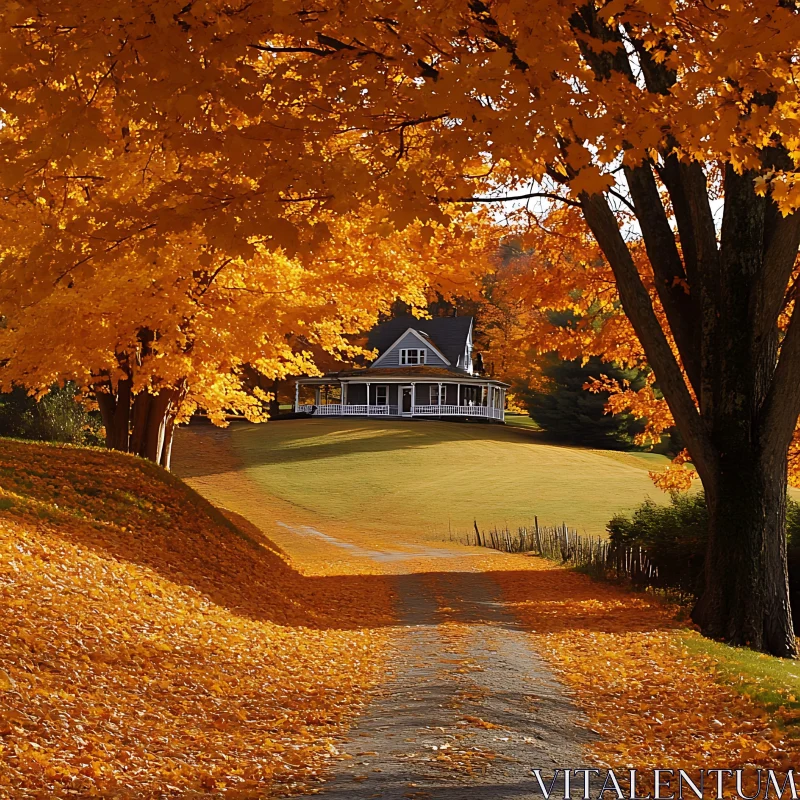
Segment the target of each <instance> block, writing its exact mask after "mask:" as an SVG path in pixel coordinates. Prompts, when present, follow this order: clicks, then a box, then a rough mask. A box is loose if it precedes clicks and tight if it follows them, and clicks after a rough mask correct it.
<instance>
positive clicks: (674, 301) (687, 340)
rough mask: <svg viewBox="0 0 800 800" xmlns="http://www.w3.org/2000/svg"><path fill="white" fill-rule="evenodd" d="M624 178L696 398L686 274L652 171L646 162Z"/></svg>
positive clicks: (695, 348) (694, 336)
mask: <svg viewBox="0 0 800 800" xmlns="http://www.w3.org/2000/svg"><path fill="white" fill-rule="evenodd" d="M625 179H626V180H627V182H628V188H629V189H630V192H631V197H632V198H633V203H634V206H635V209H636V217H637V219H638V220H639V225H640V227H641V229H642V236H643V238H644V244H645V249H646V250H647V257H648V259H649V261H650V264H651V266H652V267H653V274H654V276H655V279H656V281H655V284H656V291H657V292H658V297H659V299H660V300H661V305H662V306H663V307H664V313H665V314H666V316H667V321H668V322H669V326H670V329H671V330H672V335H673V336H674V337H675V344H676V345H677V346H678V351H679V352H680V355H681V361H682V362H683V366H684V368H685V369H686V374H687V376H688V378H689V381H690V383H691V384H692V387H693V388H694V390H695V393H696V394H698V395H699V392H700V348H699V335H698V324H699V320H698V319H697V318H696V315H695V313H694V308H693V307H692V301H691V298H690V295H689V294H688V293H687V291H686V271H685V270H684V267H683V262H682V261H681V257H680V253H679V252H678V246H677V244H676V243H675V235H674V234H673V232H672V228H671V227H670V224H669V220H668V219H667V214H666V212H665V210H664V206H663V204H662V202H661V197H660V195H659V192H658V186H657V184H656V181H655V177H654V176H653V171H652V168H651V166H650V165H649V164H647V163H643V164H642V165H640V166H638V167H625Z"/></svg>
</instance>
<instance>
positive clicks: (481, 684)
mask: <svg viewBox="0 0 800 800" xmlns="http://www.w3.org/2000/svg"><path fill="white" fill-rule="evenodd" d="M192 439H193V442H192V444H193V447H192V450H191V455H192V456H193V460H192V461H189V459H188V458H187V456H189V455H190V453H189V452H186V453H185V454H184V457H183V460H182V462H181V461H179V463H183V464H184V470H185V471H186V474H185V475H184V477H185V478H187V479H188V480H189V482H190V483H191V484H192V485H193V486H195V488H197V489H198V490H199V491H201V492H202V493H203V494H205V495H206V496H207V497H209V499H211V500H212V501H213V502H215V503H217V504H218V505H221V506H223V507H225V508H227V509H229V510H231V511H235V512H237V513H239V514H242V515H243V516H244V517H245V518H247V519H248V520H249V521H250V522H251V523H252V524H254V525H256V526H257V527H258V528H259V529H261V530H262V531H263V532H264V533H266V534H267V535H268V536H269V537H270V538H272V539H273V540H275V541H276V542H278V543H279V544H280V546H281V547H283V548H284V549H285V550H286V552H287V553H289V554H290V555H291V557H292V559H293V561H294V563H295V564H297V566H299V567H301V568H303V569H310V570H312V571H313V572H315V573H316V572H318V571H319V570H321V569H322V571H323V572H328V570H329V569H330V568H331V567H332V568H333V571H334V572H336V573H341V574H344V573H345V572H348V573H349V572H351V571H352V572H356V573H361V572H368V573H374V574H380V575H382V576H383V577H384V579H385V580H387V581H390V582H391V584H390V585H391V587H392V589H393V590H394V592H395V594H396V596H397V614H398V617H399V620H398V621H399V626H398V628H397V629H396V634H397V635H396V636H395V642H396V655H395V657H394V658H389V659H388V664H387V675H386V680H385V681H384V682H383V684H382V685H381V686H379V687H378V688H377V689H376V690H375V692H374V697H373V699H372V702H371V703H370V704H369V706H368V707H367V710H366V711H365V712H364V714H363V715H362V716H361V717H360V718H359V719H357V720H356V721H355V724H354V726H353V727H352V728H351V729H350V731H349V733H348V735H347V739H346V740H344V741H342V742H341V743H340V747H339V750H340V753H341V754H342V756H343V758H342V759H340V760H334V761H333V762H332V775H330V774H329V775H328V776H326V777H327V783H325V784H323V786H322V787H320V788H321V793H322V795H323V796H324V797H330V798H339V800H367V798H376V799H377V798H382V799H383V800H401V798H402V799H405V798H432V799H433V800H462V799H463V800H506V798H508V799H509V800H510V799H511V798H515V800H516V799H519V800H522V799H523V798H534V797H537V798H540V797H541V792H540V791H539V790H538V784H537V783H536V779H535V778H534V777H533V775H532V774H531V769H532V768H539V769H541V770H542V771H543V773H544V774H545V775H549V774H552V770H553V769H554V768H556V767H562V768H563V767H570V768H580V767H581V766H587V764H586V763H585V755H584V749H585V748H584V745H586V744H587V743H588V742H589V741H590V737H591V735H592V734H590V733H589V732H588V730H587V729H586V727H584V726H582V725H581V724H580V718H579V712H578V711H577V709H576V707H575V705H574V704H573V703H572V701H571V700H570V698H569V696H568V694H567V691H566V689H565V687H564V686H563V685H562V684H561V683H560V682H558V681H557V680H556V679H555V678H554V677H553V673H552V671H551V670H550V668H549V667H548V666H547V665H546V664H545V662H544V660H543V659H542V658H541V657H540V656H539V655H538V654H537V653H536V652H535V650H534V649H533V638H532V637H531V635H530V633H529V631H527V630H525V629H524V628H523V627H522V626H521V625H520V623H519V621H518V619H517V617H516V616H515V615H514V614H512V613H511V612H510V611H509V610H508V608H507V607H506V606H505V605H504V604H503V602H502V601H501V593H500V588H499V586H498V585H497V583H496V582H495V580H494V579H493V578H492V576H491V574H489V573H487V571H486V570H487V567H488V563H491V564H492V566H493V567H494V568H498V569H502V568H506V569H507V568H508V567H509V566H510V565H511V561H510V560H509V559H510V558H511V557H509V556H504V555H502V554H499V553H497V554H490V553H480V554H478V553H477V552H475V551H474V550H473V551H471V550H470V549H469V548H464V547H460V546H455V545H452V544H449V543H447V544H446V543H442V546H441V547H434V546H430V545H422V544H420V543H417V542H413V541H401V540H399V539H398V538H397V537H391V539H385V540H383V541H381V542H380V544H379V543H377V542H374V541H370V539H369V537H364V536H363V535H360V533H359V532H358V531H351V530H349V529H347V528H343V527H336V526H331V524H330V521H327V520H326V521H323V520H317V519H315V518H314V517H313V515H308V514H307V513H304V511H303V509H300V508H296V507H293V506H291V505H290V504H287V503H283V502H279V501H276V500H275V499H274V498H271V497H266V496H264V494H263V492H262V491H261V490H260V489H259V487H257V486H256V485H254V484H253V483H251V482H250V481H249V479H248V478H247V476H246V474H244V471H243V470H242V465H241V464H240V463H239V462H238V459H237V458H236V457H235V455H234V454H233V452H232V451H231V449H230V446H229V441H228V438H227V437H226V436H224V435H223V434H221V433H219V432H216V431H202V432H197V433H195V434H194V435H192ZM179 444H182V443H180V442H179ZM187 450H188V448H187ZM198 462H201V463H200V467H201V469H200V470H199V474H197V475H196V476H195V475H193V474H192V471H191V470H190V469H187V468H186V467H187V465H189V466H190V465H191V464H192V463H198ZM312 523H313V524H312ZM513 563H514V564H516V563H517V562H516V561H514V562H513ZM323 565H324V566H323ZM588 766H591V765H588ZM552 797H553V798H556V797H558V793H557V792H554V794H553V795H552Z"/></svg>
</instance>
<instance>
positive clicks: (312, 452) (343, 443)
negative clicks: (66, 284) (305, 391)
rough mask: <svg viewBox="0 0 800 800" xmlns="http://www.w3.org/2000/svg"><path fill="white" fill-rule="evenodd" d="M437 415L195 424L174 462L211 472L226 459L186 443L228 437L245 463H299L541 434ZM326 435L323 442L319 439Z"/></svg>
mask: <svg viewBox="0 0 800 800" xmlns="http://www.w3.org/2000/svg"><path fill="white" fill-rule="evenodd" d="M436 422H437V420H426V419H415V420H390V419H387V420H367V419H355V420H352V419H339V418H335V419H330V418H328V419H321V418H320V419H307V420H289V421H283V422H277V423H267V427H264V426H263V425H259V426H255V425H252V424H251V423H248V422H235V423H232V424H231V426H230V427H229V428H226V429H219V428H212V426H210V425H193V426H191V427H190V429H189V430H188V431H186V430H182V431H180V432H179V434H178V436H177V437H176V441H175V451H174V454H173V463H174V464H175V465H176V468H178V470H179V472H180V475H181V477H183V478H200V477H204V476H208V475H214V474H216V473H218V472H220V471H224V470H225V469H227V468H229V465H230V463H231V462H230V461H228V460H226V459H224V457H223V458H222V459H220V455H219V454H217V457H216V458H215V457H212V458H209V459H201V458H196V457H194V458H183V457H182V453H183V451H184V448H185V447H187V446H189V442H191V447H192V448H196V447H198V446H200V447H201V448H202V447H203V440H208V442H209V444H211V445H212V447H213V446H216V447H219V445H220V444H229V443H230V439H231V436H234V435H236V436H243V438H241V439H240V440H239V441H240V442H241V445H242V450H243V451H244V452H246V454H247V461H248V466H251V467H257V466H262V465H286V466H291V465H293V464H303V463H307V462H309V461H320V460H324V459H328V458H340V457H346V456H348V455H364V454H370V453H374V454H379V453H389V454H391V453H392V452H397V451H402V450H416V449H419V448H423V447H429V446H430V445H431V444H434V443H441V442H447V441H451V442H454V443H458V442H463V441H475V440H482V441H493V442H516V443H520V442H522V443H526V442H527V443H534V442H536V441H538V440H540V439H541V437H540V435H539V432H538V431H528V430H525V429H517V428H506V427H504V426H500V425H491V424H488V423H484V422H452V423H441V424H432V423H436ZM320 437H324V441H321V440H320Z"/></svg>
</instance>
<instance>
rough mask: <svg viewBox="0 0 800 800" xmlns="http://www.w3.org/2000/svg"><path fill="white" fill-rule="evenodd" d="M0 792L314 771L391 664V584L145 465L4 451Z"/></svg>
mask: <svg viewBox="0 0 800 800" xmlns="http://www.w3.org/2000/svg"><path fill="white" fill-rule="evenodd" d="M0 485H1V486H2V489H0V509H2V512H0V666H2V671H0V796H5V797H13V798H20V799H21V798H27V797H37V798H38V797H43V796H47V797H88V796H112V795H113V796H115V797H131V798H141V797H156V796H170V797H172V796H179V795H186V796H193V797H194V796H197V797H200V796H208V797H223V796H224V797H234V798H245V797H264V796H269V795H271V794H285V793H297V792H300V791H303V790H306V789H308V787H309V786H313V785H314V784H315V782H316V781H317V780H318V778H319V775H320V770H321V768H322V767H323V766H324V764H325V762H326V761H328V760H329V759H330V758H333V757H335V754H336V749H335V748H334V747H333V744H332V741H333V737H334V736H335V735H338V734H341V732H342V731H343V730H344V728H345V727H346V724H347V722H348V721H349V719H350V718H351V717H352V715H353V714H354V713H356V712H357V711H358V710H359V708H360V707H361V705H362V704H363V703H364V702H365V701H366V690H367V689H369V688H370V687H371V686H373V685H374V684H375V683H376V681H377V680H378V678H379V674H380V671H381V669H382V664H383V659H384V657H385V646H386V644H387V638H388V633H384V632H379V631H378V630H376V629H377V628H378V627H379V626H382V625H385V624H386V623H387V622H389V621H390V620H391V619H392V617H391V595H390V593H389V592H388V590H387V589H385V587H383V586H382V585H381V584H375V583H369V582H359V581H357V580H350V581H348V580H347V579H346V578H345V579H338V578H337V579H336V580H329V579H326V578H325V577H324V576H319V577H313V578H308V577H304V576H301V575H299V574H298V573H297V572H295V571H294V570H293V569H292V567H291V565H290V564H289V563H287V561H286V560H285V559H284V557H283V556H282V554H281V553H280V552H278V551H277V550H276V549H275V548H274V547H271V546H270V544H269V543H268V542H267V541H266V540H263V539H262V540H259V539H258V538H257V537H258V532H257V531H250V532H249V533H247V534H242V533H241V532H240V531H239V530H238V529H236V528H234V527H233V526H232V525H231V524H230V523H229V522H228V521H227V520H225V519H224V518H223V517H222V516H221V515H220V514H219V513H218V512H217V511H216V510H215V509H213V507H211V506H210V505H209V504H208V503H206V501H204V500H202V498H200V497H199V496H197V495H195V494H194V493H193V492H191V491H190V490H187V488H186V487H185V486H184V485H183V484H181V483H180V482H179V481H177V480H175V479H173V478H171V477H170V476H169V475H167V474H165V473H163V471H161V470H159V469H158V468H156V467H154V466H153V465H151V464H148V463H146V462H142V461H140V460H138V459H133V458H130V457H127V456H122V455H118V454H110V453H104V452H100V451H96V452H95V451H87V450H77V449H72V448H60V447H51V446H42V445H32V444H23V443H17V442H7V441H4V442H3V443H2V450H0Z"/></svg>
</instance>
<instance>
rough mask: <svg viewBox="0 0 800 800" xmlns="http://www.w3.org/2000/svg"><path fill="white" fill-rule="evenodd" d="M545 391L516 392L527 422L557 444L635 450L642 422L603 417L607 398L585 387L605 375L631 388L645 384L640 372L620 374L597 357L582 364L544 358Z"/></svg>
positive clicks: (619, 416) (618, 416) (620, 416)
mask: <svg viewBox="0 0 800 800" xmlns="http://www.w3.org/2000/svg"><path fill="white" fill-rule="evenodd" d="M543 375H544V377H545V378H546V379H547V384H548V385H547V388H545V389H543V390H533V389H526V388H522V389H517V390H516V393H517V394H518V396H519V397H520V398H521V399H522V401H523V403H524V405H525V407H526V408H527V410H528V413H529V414H530V416H531V418H532V419H533V420H534V421H535V422H536V423H537V425H539V426H541V427H542V428H543V429H544V430H545V432H546V433H547V435H548V437H549V438H551V439H553V440H555V441H559V442H565V443H569V444H576V445H583V446H585V447H602V448H610V449H615V450H616V449H624V448H628V447H632V446H633V444H634V443H633V437H634V436H635V435H636V434H637V433H640V432H641V431H642V430H643V424H642V422H641V421H640V420H637V419H635V418H634V417H632V416H631V415H630V414H614V415H612V414H606V413H605V404H606V401H607V400H608V394H607V393H605V392H598V393H593V392H589V391H587V390H586V389H584V388H583V387H584V386H585V384H586V383H587V382H588V381H590V380H591V379H592V378H597V377H599V376H600V375H607V376H608V377H610V378H615V379H617V380H628V381H629V382H630V384H631V387H632V388H633V389H638V388H640V387H641V386H642V385H644V377H643V375H642V373H640V372H638V371H636V370H623V369H619V368H617V367H615V366H614V365H612V364H609V363H607V362H604V361H602V360H601V359H599V358H597V357H592V358H590V359H589V360H588V361H587V362H586V364H581V361H580V360H575V361H564V360H562V359H560V358H558V357H557V356H556V355H555V354H550V355H549V356H547V358H546V361H545V365H544V367H543Z"/></svg>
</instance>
